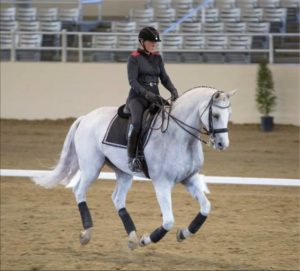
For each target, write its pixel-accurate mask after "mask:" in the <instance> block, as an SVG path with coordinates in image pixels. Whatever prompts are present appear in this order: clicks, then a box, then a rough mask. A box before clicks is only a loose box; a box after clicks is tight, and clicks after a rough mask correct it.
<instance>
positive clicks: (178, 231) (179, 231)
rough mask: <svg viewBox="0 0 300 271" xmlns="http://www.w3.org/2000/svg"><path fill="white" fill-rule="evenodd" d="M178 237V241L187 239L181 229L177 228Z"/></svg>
mask: <svg viewBox="0 0 300 271" xmlns="http://www.w3.org/2000/svg"><path fill="white" fill-rule="evenodd" d="M176 237H177V242H182V241H183V240H185V237H184V236H183V234H182V230H181V229H178V230H177V233H176Z"/></svg>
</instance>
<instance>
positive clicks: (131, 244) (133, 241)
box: [128, 231, 139, 250]
mask: <svg viewBox="0 0 300 271" xmlns="http://www.w3.org/2000/svg"><path fill="white" fill-rule="evenodd" d="M138 247H139V238H138V237H137V235H136V232H135V231H132V232H131V233H130V234H129V237H128V248H129V249H130V250H134V249H136V248H138Z"/></svg>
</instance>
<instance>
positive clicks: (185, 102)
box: [171, 89, 213, 129]
mask: <svg viewBox="0 0 300 271" xmlns="http://www.w3.org/2000/svg"><path fill="white" fill-rule="evenodd" d="M212 93H213V92H212V90H210V89H203V90H197V89H195V90H191V91H190V92H187V93H185V94H184V95H183V96H181V97H180V99H178V100H177V101H176V103H175V104H174V107H173V109H172V112H171V114H172V115H173V116H174V117H175V118H177V119H179V120H180V121H183V122H184V123H185V124H187V125H189V126H192V127H194V128H196V129H200V128H201V116H200V112H203V111H204V110H205V108H206V107H207V105H208V103H209V101H210V98H211V96H212Z"/></svg>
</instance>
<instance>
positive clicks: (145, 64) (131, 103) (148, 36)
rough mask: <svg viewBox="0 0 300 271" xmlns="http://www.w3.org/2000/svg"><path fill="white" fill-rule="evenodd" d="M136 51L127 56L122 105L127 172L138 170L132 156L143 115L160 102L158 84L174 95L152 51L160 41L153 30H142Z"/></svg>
mask: <svg viewBox="0 0 300 271" xmlns="http://www.w3.org/2000/svg"><path fill="white" fill-rule="evenodd" d="M138 39H139V43H140V48H139V49H137V51H134V52H132V53H131V55H130V57H129V59H128V63H127V73H128V80H129V84H130V86H131V89H130V92H129V96H128V98H127V102H126V105H127V107H128V109H129V111H130V114H131V124H130V126H129V132H128V166H129V168H130V170H131V171H133V172H137V171H140V161H139V160H138V158H137V157H136V149H137V143H138V139H139V134H140V131H141V127H142V117H143V112H144V111H145V110H146V109H147V108H148V107H149V106H150V105H151V104H152V103H155V102H159V101H161V98H160V96H159V89H158V81H159V79H160V81H161V83H162V84H163V86H164V87H165V88H166V89H168V90H169V91H170V92H171V100H172V101H175V100H176V99H177V98H178V93H177V90H176V88H175V87H174V85H173V84H172V82H171V80H170V78H169V76H168V74H167V73H166V71H165V68H164V63H163V60H162V57H161V56H160V54H159V53H158V52H156V43H157V42H160V41H161V40H160V37H159V33H158V31H157V30H156V29H155V28H153V27H145V28H143V29H142V30H141V31H140V33H139V36H138Z"/></svg>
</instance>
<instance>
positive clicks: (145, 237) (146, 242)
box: [140, 234, 151, 247]
mask: <svg viewBox="0 0 300 271" xmlns="http://www.w3.org/2000/svg"><path fill="white" fill-rule="evenodd" d="M150 243H151V239H150V236H149V235H148V234H144V235H143V236H142V238H141V239H140V246H141V247H144V246H147V245H149V244H150Z"/></svg>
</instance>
